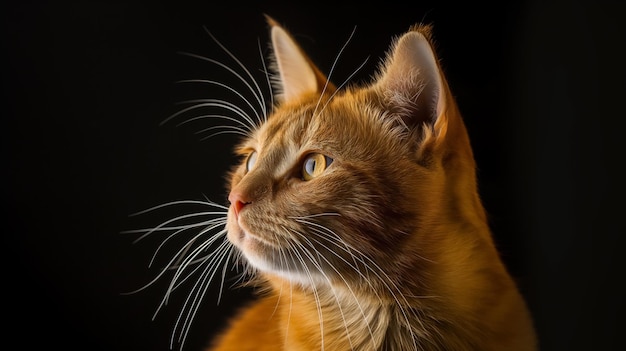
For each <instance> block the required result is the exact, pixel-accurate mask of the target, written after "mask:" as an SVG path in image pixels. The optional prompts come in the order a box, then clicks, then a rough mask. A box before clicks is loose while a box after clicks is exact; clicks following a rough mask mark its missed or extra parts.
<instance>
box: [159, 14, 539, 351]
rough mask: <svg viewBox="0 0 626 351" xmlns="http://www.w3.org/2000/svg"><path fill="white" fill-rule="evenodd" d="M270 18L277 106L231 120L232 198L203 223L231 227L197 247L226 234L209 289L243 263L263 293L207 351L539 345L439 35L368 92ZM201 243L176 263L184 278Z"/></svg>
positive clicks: (417, 41)
mask: <svg viewBox="0 0 626 351" xmlns="http://www.w3.org/2000/svg"><path fill="white" fill-rule="evenodd" d="M267 22H268V26H269V30H270V34H271V44H272V48H273V56H272V62H271V66H270V68H271V69H273V72H274V75H273V76H272V86H273V88H274V92H275V94H274V97H275V99H276V103H275V104H274V106H273V111H271V114H270V115H269V117H267V118H260V121H259V123H254V124H253V123H252V122H253V121H252V118H250V117H245V119H246V121H248V124H250V125H251V126H248V127H246V128H248V129H249V130H246V129H244V124H242V125H241V127H231V130H230V131H231V132H234V133H237V134H243V137H242V140H241V143H240V144H239V146H238V147H237V148H236V153H237V154H238V155H239V156H240V157H241V163H240V164H238V165H236V166H235V167H234V168H233V169H232V170H231V172H230V173H229V175H228V179H229V183H228V188H229V195H228V200H229V202H230V205H229V206H224V207H220V205H218V204H216V203H213V202H209V201H207V202H206V203H207V204H209V205H211V206H214V207H220V208H221V209H223V211H224V212H227V214H226V216H225V218H224V217H222V218H218V219H215V220H213V221H207V222H203V223H202V225H204V226H207V227H210V228H208V229H206V230H204V231H203V232H202V233H201V234H203V233H207V232H210V231H212V230H214V229H215V228H221V227H220V226H223V229H222V230H221V231H220V232H219V233H218V234H219V235H215V236H212V237H211V239H209V240H207V244H206V245H201V246H199V248H203V249H205V248H206V247H208V245H209V244H211V245H213V244H214V243H215V242H216V241H217V240H224V241H223V242H222V244H221V245H220V246H219V248H218V249H217V250H216V252H217V253H213V254H212V257H210V258H208V257H207V258H206V259H204V261H203V262H205V263H206V264H208V265H209V266H210V267H211V270H210V271H211V272H212V274H211V277H207V276H204V277H203V278H202V279H203V285H201V286H204V284H206V281H208V280H211V279H212V278H213V275H215V272H216V270H217V269H218V268H217V267H218V265H219V264H225V263H228V262H229V261H231V260H235V261H238V262H239V263H241V264H243V265H244V266H245V267H246V274H247V278H246V279H249V281H250V282H254V284H256V285H257V286H259V287H261V290H260V292H259V295H258V297H257V299H255V300H254V301H253V302H251V303H250V304H249V305H247V306H244V307H242V309H241V311H240V312H239V313H237V314H236V315H235V316H233V317H232V319H231V320H230V322H229V323H228V325H225V326H224V327H223V330H222V331H221V332H220V334H219V335H217V337H216V338H215V339H214V340H212V341H211V342H210V344H209V345H208V346H207V347H208V348H207V351H227V350H236V351H243V350H256V351H264V350H268V351H269V350H271V351H276V350H298V351H300V350H302V351H304V350H316V351H318V350H327V351H335V350H355V351H356V350H359V351H366V350H389V351H399V350H447V351H451V350H481V351H495V350H499V351H501V350H507V351H516V350H519V351H522V350H523V351H529V350H537V349H538V342H537V338H536V334H535V331H534V326H533V321H532V317H531V315H530V312H529V310H528V308H527V305H526V302H525V301H524V298H523V296H522V295H521V293H520V292H519V290H518V288H517V286H516V283H515V281H514V280H513V278H512V277H511V275H510V274H509V273H508V271H507V268H506V266H505V265H504V263H503V262H502V261H501V259H500V257H499V253H498V252H497V249H496V247H495V244H494V241H493V239H492V234H491V231H490V228H489V225H488V222H487V215H486V212H485V209H484V207H483V205H482V203H481V199H480V196H479V193H478V191H477V181H476V175H475V168H476V164H475V160H474V157H473V151H472V149H471V147H470V141H469V137H468V133H467V130H466V128H465V126H464V122H463V119H462V117H461V114H460V112H459V108H458V107H457V104H456V102H455V100H454V98H453V94H452V93H451V90H450V87H449V86H448V83H447V81H446V79H445V77H444V73H443V71H442V69H441V67H440V64H439V61H438V58H437V55H436V51H435V48H434V44H433V39H432V31H433V29H432V26H431V25H427V24H415V25H412V26H410V27H409V28H408V30H407V31H406V32H405V33H404V34H402V35H400V36H398V37H397V38H394V39H393V40H392V43H391V45H390V48H389V51H388V53H387V56H386V57H385V58H384V59H383V60H382V62H381V65H380V69H379V71H378V72H377V73H376V75H375V76H374V77H373V78H372V82H371V83H368V84H364V85H361V86H356V85H354V86H345V87H344V86H343V85H342V86H336V85H335V84H333V83H332V82H330V81H329V79H328V77H327V76H325V75H324V74H323V73H322V71H321V70H320V69H319V68H318V67H317V66H315V65H314V63H313V62H312V61H311V59H310V58H309V57H308V56H307V55H306V54H305V53H304V51H303V50H302V49H301V47H300V46H299V44H298V43H297V42H296V41H295V39H294V38H293V36H291V34H290V33H289V32H288V31H287V30H286V29H285V28H283V27H282V26H281V25H280V24H278V22H277V21H275V20H274V19H272V18H270V17H267ZM212 62H214V61H212ZM238 62H239V61H238ZM214 63H215V62H214ZM229 106H230V105H229ZM222 107H224V105H222ZM231 107H233V106H231ZM233 108H234V107H233ZM238 111H240V112H241V110H238ZM241 116H244V115H243V113H242V112H241ZM221 118H227V117H225V116H221ZM166 223H169V222H166ZM181 230H182V229H181ZM199 237H200V235H198V237H194V238H193V239H192V240H190V242H197V241H199V240H200V239H199ZM190 247H191V246H190ZM199 248H198V249H194V250H191V249H190V248H188V249H189V250H188V251H190V252H191V253H187V256H183V255H184V254H183V253H180V255H179V256H177V260H173V261H177V263H176V268H177V269H178V270H179V271H180V272H182V271H184V270H185V269H189V267H190V266H191V264H192V262H197V261H199V260H201V257H202V256H201V255H202V254H201V253H200V251H201V250H200V249H199ZM210 256H211V255H210ZM207 262H208V263H207ZM172 267H174V264H172ZM181 277H182V276H181V275H179V277H178V279H179V280H182V279H183V278H181ZM242 279H244V278H242ZM172 285H175V284H174V282H173V284H172ZM199 289H200V288H199ZM194 313H195V311H194Z"/></svg>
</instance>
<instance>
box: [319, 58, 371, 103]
mask: <svg viewBox="0 0 626 351" xmlns="http://www.w3.org/2000/svg"><path fill="white" fill-rule="evenodd" d="M368 59H369V57H368V58H366V59H365V61H363V63H361V65H360V66H359V67H357V68H356V69H355V70H354V72H352V74H350V76H348V78H346V80H344V81H343V83H341V85H340V86H338V87H337V89H336V90H335V91H334V92H333V93H332V95H331V96H330V97H329V98H328V100H326V102H325V103H324V106H322V109H321V110H320V112H319V113H322V112H324V110H325V109H326V106H328V104H329V103H330V102H331V101H332V100H333V98H334V97H335V95H337V93H338V92H340V91H341V88H343V87H344V86H345V85H346V84H348V82H349V81H350V80H351V79H352V77H354V75H355V74H357V72H358V71H360V70H361V68H363V66H365V64H366V63H367V60H368Z"/></svg>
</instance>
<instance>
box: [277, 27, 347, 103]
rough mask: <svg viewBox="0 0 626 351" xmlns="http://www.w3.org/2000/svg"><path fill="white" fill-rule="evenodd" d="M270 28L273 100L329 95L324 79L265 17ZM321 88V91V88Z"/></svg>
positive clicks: (327, 84)
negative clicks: (314, 94)
mask: <svg viewBox="0 0 626 351" xmlns="http://www.w3.org/2000/svg"><path fill="white" fill-rule="evenodd" d="M266 19H267V22H268V24H269V25H270V27H271V40H272V48H273V54H274V55H273V62H272V66H271V67H272V68H273V70H274V71H275V73H276V76H275V77H274V79H273V83H274V89H275V92H276V94H275V95H276V97H277V98H278V99H279V100H280V101H290V100H294V99H297V98H299V97H301V96H303V95H306V94H312V93H321V92H322V90H324V89H325V92H326V93H332V92H333V91H334V90H335V87H334V86H333V85H332V84H330V82H327V78H326V76H325V75H324V74H323V73H321V71H320V70H319V69H318V68H317V67H316V66H315V65H314V64H313V63H312V61H311V60H310V59H309V57H308V56H307V55H306V54H305V53H304V51H303V50H302V49H301V48H300V46H299V45H298V44H297V43H296V41H295V40H294V39H293V38H292V36H291V35H289V33H287V31H286V30H285V29H283V28H282V27H281V26H280V25H279V24H278V23H277V22H276V21H275V20H274V19H272V18H271V17H269V16H266ZM324 87H325V88H324Z"/></svg>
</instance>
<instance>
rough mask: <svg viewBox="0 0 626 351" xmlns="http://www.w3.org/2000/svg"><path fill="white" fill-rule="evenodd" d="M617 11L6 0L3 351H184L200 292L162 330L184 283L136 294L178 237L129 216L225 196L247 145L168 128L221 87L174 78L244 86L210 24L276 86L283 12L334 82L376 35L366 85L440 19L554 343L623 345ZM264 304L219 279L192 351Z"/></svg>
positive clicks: (489, 194) (623, 35)
mask: <svg viewBox="0 0 626 351" xmlns="http://www.w3.org/2000/svg"><path fill="white" fill-rule="evenodd" d="M233 3H234V2H233ZM293 3H295V2H293ZM503 3H504V2H503ZM617 3H618V2H614V3H601V2H591V1H589V2H576V1H574V2H572V1H525V2H506V5H502V4H496V3H493V4H488V5H487V4H481V3H476V2H457V3H453V2H450V1H440V2H431V1H417V2H402V3H395V2H392V1H384V2H379V3H377V4H366V3H365V2H363V3H354V4H353V5H351V6H347V5H339V2H334V3H319V2H312V3H310V4H309V3H308V2H307V4H305V5H301V4H300V5H286V4H280V3H279V2H277V1H275V2H267V3H261V4H257V5H244V4H243V3H240V2H237V4H236V5H235V4H232V5H229V4H226V3H216V2H211V1H197V2H189V1H177V2H170V3H154V2H153V3H150V2H145V3H139V2H121V1H120V2H117V1H76V2H53V1H50V2H43V1H40V2H34V1H21V2H18V1H15V2H13V4H11V3H7V2H5V3H3V5H2V9H1V10H0V25H1V26H2V31H1V35H2V37H1V42H0V44H1V46H2V49H1V55H2V61H1V62H2V65H1V66H0V72H1V77H2V79H1V82H2V106H1V109H0V111H2V112H0V113H1V115H2V117H1V123H2V124H1V127H0V133H1V134H2V136H1V137H0V142H1V143H2V149H1V150H2V154H1V155H2V179H3V181H2V199H3V200H4V201H3V208H2V238H3V242H4V244H3V246H2V247H3V249H4V250H5V252H4V254H3V261H4V264H3V273H4V274H3V277H2V280H3V283H2V286H3V288H2V291H3V293H4V298H3V304H4V308H3V309H4V312H3V313H2V315H3V317H4V318H3V319H4V322H5V324H4V325H5V327H4V330H5V332H4V333H3V334H4V338H3V343H5V344H14V345H18V347H17V348H19V349H25V350H34V349H41V348H48V347H59V348H60V349H62V350H79V349H80V350H86V349H89V350H120V351H121V350H166V349H168V346H169V337H170V334H171V331H172V330H173V327H174V324H175V322H176V317H177V313H178V311H179V310H180V308H181V306H182V303H183V298H184V294H182V293H180V294H175V296H174V298H173V299H172V301H171V303H170V305H168V306H167V307H166V308H165V309H163V310H162V313H161V314H159V315H158V316H157V318H156V319H155V320H154V321H151V317H152V314H153V312H154V311H155V310H156V308H157V306H158V304H159V303H160V299H161V298H162V297H163V296H164V294H165V289H166V283H167V281H166V280H164V281H163V282H162V283H159V284H156V285H155V286H153V287H152V288H150V289H147V290H144V291H142V292H140V293H138V294H135V295H121V293H123V292H127V291H130V290H134V289H136V288H138V287H140V286H142V285H143V284H145V283H147V282H148V281H149V280H150V279H151V278H152V277H154V276H155V274H156V270H155V269H148V268H147V263H148V261H149V259H150V257H151V254H152V252H153V251H154V250H155V248H156V245H157V244H158V242H159V241H158V240H157V241H146V242H140V243H138V244H134V245H133V244H132V241H133V239H135V238H136V236H133V235H129V234H120V232H121V231H124V230H129V229H136V228H141V227H145V226H154V225H156V224H158V223H160V221H163V220H165V219H168V218H169V217H163V218H158V217H150V216H146V217H141V216H140V217H141V218H134V217H133V218H129V214H131V213H134V212H137V211H140V210H143V209H146V208H148V207H151V206H154V205H158V204H161V203H165V202H169V201H175V200H183V199H201V198H202V196H203V194H204V195H206V196H208V197H209V198H211V199H213V200H215V201H217V202H221V203H226V198H225V191H224V186H223V184H224V181H223V177H224V173H225V172H226V171H227V170H228V169H229V165H230V164H231V163H232V162H233V159H232V157H231V153H230V148H231V147H232V146H233V144H234V142H235V140H236V139H235V138H233V137H232V136H231V137H227V136H226V137H216V138H213V139H210V140H208V141H201V140H200V139H201V138H200V137H198V136H197V135H195V134H194V133H193V132H194V128H195V130H198V129H201V128H200V126H199V125H196V126H183V127H176V124H175V123H170V124H165V125H163V126H159V123H160V122H161V121H163V120H164V119H165V118H167V117H168V116H169V115H171V114H172V113H174V112H176V111H177V110H178V109H179V108H180V106H178V105H176V103H177V102H180V101H182V100H186V99H190V98H200V97H203V98H211V97H214V96H216V95H215V94H218V92H216V91H213V90H211V89H209V88H208V87H200V86H181V85H177V84H174V82H175V81H177V80H180V79H187V78H201V79H216V80H219V81H222V82H225V83H232V84H235V79H234V78H233V77H232V76H229V75H228V74H224V71H223V70H221V69H219V67H217V66H215V65H211V64H209V63H206V62H204V63H203V62H200V61H198V60H193V59H191V58H189V57H185V56H181V55H179V54H177V52H178V51H188V52H193V53H197V54H201V55H204V56H207V57H211V58H214V59H218V60H220V61H222V62H225V63H228V64H229V66H231V67H235V66H236V65H235V64H234V63H232V61H228V60H229V59H228V58H227V56H225V55H224V54H223V53H222V52H220V50H219V48H218V47H217V46H216V45H215V43H213V42H212V41H211V40H210V38H209V36H208V35H207V33H206V32H205V31H204V29H203V26H206V27H207V28H208V29H209V30H210V31H211V32H212V33H213V34H215V36H216V37H217V38H218V39H219V40H220V41H221V42H222V43H223V44H224V45H226V46H227V47H228V48H229V49H230V50H231V51H233V53H234V54H235V55H237V56H238V57H239V58H240V59H241V60H242V61H243V62H244V63H245V65H246V66H247V67H249V68H250V70H251V71H252V72H253V73H254V74H255V76H256V77H257V78H258V79H262V77H263V75H262V74H261V72H260V71H259V70H260V69H261V68H262V66H261V64H260V59H259V57H260V55H259V48H258V41H259V40H260V43H261V47H262V49H265V48H266V42H267V26H266V24H265V20H264V18H263V16H262V14H263V13H267V14H269V15H271V16H273V17H274V18H275V19H276V20H278V22H280V23H282V24H284V25H285V26H286V28H288V29H289V30H291V31H292V32H293V33H294V34H295V36H296V38H297V39H298V40H300V41H301V43H302V45H303V47H304V48H305V49H306V50H307V51H308V52H309V53H310V54H311V56H312V58H313V59H314V60H315V61H316V62H318V63H319V66H320V67H321V68H322V70H323V71H325V72H328V71H329V69H330V67H331V65H332V62H333V60H334V59H335V57H336V54H337V53H338V52H339V49H340V48H341V46H342V45H343V44H344V43H345V41H346V40H347V38H348V36H349V35H350V33H351V31H352V30H353V29H354V27H355V26H356V32H355V35H354V37H353V39H352V40H351V42H350V43H349V45H348V47H347V49H346V50H345V53H344V54H343V55H342V57H341V59H340V60H339V63H338V66H337V68H336V70H335V73H334V74H333V76H334V77H335V80H336V82H337V83H340V82H342V81H343V80H345V79H346V78H347V77H348V76H349V75H350V74H351V73H352V72H353V71H354V70H355V69H356V67H358V65H360V64H361V63H362V62H363V61H364V60H365V58H367V57H369V60H368V63H367V64H366V65H365V67H364V68H363V69H362V70H361V71H359V73H358V74H357V75H356V76H355V81H367V80H368V79H369V77H370V76H371V75H372V74H373V72H374V70H375V69H376V67H377V64H378V61H379V59H380V58H381V57H382V56H383V54H384V52H385V50H386V49H387V47H388V45H389V42H390V39H391V37H393V36H395V35H399V34H401V33H402V32H404V31H405V30H406V29H407V28H408V26H409V25H411V24H413V23H416V22H420V21H424V22H431V23H433V24H434V25H435V31H434V34H435V38H436V41H437V44H438V52H439V54H440V57H441V59H442V65H443V67H444V70H445V72H446V74H447V77H448V80H449V82H450V85H451V87H452V90H453V92H454V94H455V95H456V97H457V99H458V103H459V106H460V109H461V111H462V113H463V114H464V117H465V119H466V122H467V126H468V129H469V132H470V136H471V138H472V143H473V145H474V148H475V154H476V158H477V162H478V166H479V170H478V175H479V182H480V191H481V193H482V194H483V198H484V202H485V206H486V208H487V210H488V211H489V213H490V215H491V225H492V228H493V231H494V235H495V237H496V240H497V243H498V246H499V247H500V248H501V251H502V254H503V258H504V259H505V261H506V262H507V264H508V265H509V267H510V269H511V271H512V273H513V274H514V275H515V276H516V277H517V278H518V279H519V282H520V287H521V289H522V291H523V292H524V294H525V295H526V297H527V300H528V302H529V305H530V307H531V309H532V312H533V314H534V318H535V322H536V326H537V329H538V332H539V336H540V339H541V346H542V349H543V350H600V349H614V348H615V347H617V346H618V345H620V344H623V342H620V341H621V339H620V340H618V332H619V331H621V330H622V329H623V328H624V326H625V325H624V322H623V313H624V302H623V298H624V296H625V291H624V288H623V279H624V272H623V269H622V267H623V257H624V254H623V253H622V251H623V247H624V246H623V244H624V236H625V235H626V230H625V225H624V222H623V218H624V216H625V215H624V209H625V208H626V206H624V196H625V194H624V186H623V184H622V183H623V180H622V179H621V178H622V176H621V175H622V173H620V172H621V168H622V166H623V163H624V160H625V158H624V155H623V151H624V142H623V139H624V132H623V129H622V128H623V126H624V119H625V118H626V113H625V112H624V108H623V101H624V99H625V96H626V95H625V93H626V75H625V69H624V65H625V64H624V62H626V55H625V54H624V46H625V43H626V32H625V27H624V25H623V22H624V19H623V16H624V14H626V12H625V11H624V8H623V6H621V5H616V4H617ZM165 215H167V214H165ZM246 298H248V291H233V290H228V291H226V292H225V294H224V297H223V300H222V303H221V304H220V305H219V306H216V300H217V288H216V287H213V288H212V289H210V290H209V291H208V293H207V297H206V300H205V303H204V304H203V305H202V307H201V310H200V311H199V313H198V317H197V318H196V321H195V324H194V326H193V327H192V329H191V332H190V335H189V339H188V341H187V344H186V346H185V350H190V351H192V350H200V348H201V346H202V345H204V344H205V343H206V342H207V341H208V339H209V337H210V335H211V334H212V333H213V332H214V330H215V329H214V328H215V327H216V326H219V325H220V324H222V323H223V321H224V320H225V318H226V317H227V316H228V315H229V314H230V313H232V311H233V306H234V304H235V303H236V302H237V301H238V300H241V299H244V300H245V299H246ZM7 326H8V328H7Z"/></svg>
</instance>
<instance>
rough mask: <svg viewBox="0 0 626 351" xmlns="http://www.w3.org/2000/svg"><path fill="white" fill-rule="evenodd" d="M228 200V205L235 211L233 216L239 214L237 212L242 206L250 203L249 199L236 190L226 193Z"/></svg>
mask: <svg viewBox="0 0 626 351" xmlns="http://www.w3.org/2000/svg"><path fill="white" fill-rule="evenodd" d="M228 201H230V205H231V206H232V207H233V210H234V211H235V217H238V216H239V212H240V211H241V209H242V208H244V206H246V205H248V204H250V201H249V200H248V199H247V198H246V197H245V196H244V195H243V194H242V193H241V192H238V191H231V192H230V194H229V195H228Z"/></svg>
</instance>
